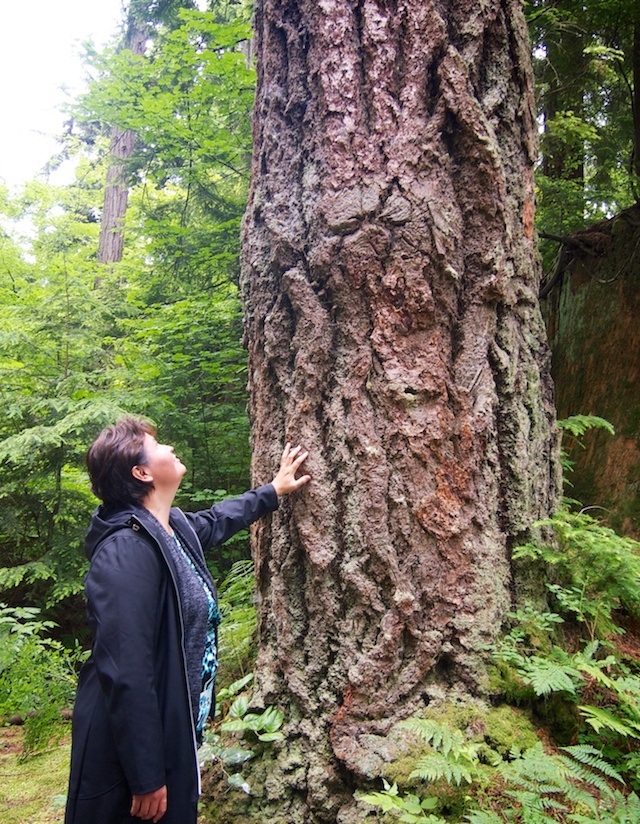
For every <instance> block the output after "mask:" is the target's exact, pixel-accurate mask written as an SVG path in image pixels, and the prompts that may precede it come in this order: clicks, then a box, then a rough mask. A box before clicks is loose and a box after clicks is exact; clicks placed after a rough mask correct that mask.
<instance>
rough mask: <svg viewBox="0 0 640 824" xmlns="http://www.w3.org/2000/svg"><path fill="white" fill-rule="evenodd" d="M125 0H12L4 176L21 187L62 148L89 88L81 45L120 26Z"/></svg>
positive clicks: (6, 46)
mask: <svg viewBox="0 0 640 824" xmlns="http://www.w3.org/2000/svg"><path fill="white" fill-rule="evenodd" d="M122 2H123V0H20V2H17V3H15V2H14V3H5V4H4V7H3V9H2V25H1V26H0V112H1V116H2V126H1V128H0V182H3V183H5V184H6V185H8V186H10V187H12V188H14V187H18V186H20V184H22V183H25V182H26V181H27V180H29V179H31V178H32V177H34V176H35V175H36V174H37V173H38V171H39V170H40V169H41V168H42V167H43V166H44V164H45V163H46V162H47V160H48V159H49V158H50V157H51V156H52V155H53V154H55V152H56V142H55V139H54V138H55V135H56V134H57V133H59V132H61V131H62V126H63V123H64V119H65V117H64V115H63V114H62V113H61V112H60V111H58V109H57V106H59V105H60V104H62V103H64V102H65V101H67V100H69V95H68V94H65V93H64V91H63V87H66V88H67V89H68V91H70V92H74V93H76V94H77V93H78V92H79V91H81V90H82V89H83V88H84V82H83V81H84V76H85V70H84V68H83V65H82V60H81V52H82V48H81V44H82V43H83V41H86V40H92V41H93V42H94V43H95V44H96V45H97V46H101V45H104V44H105V43H107V42H109V41H110V40H111V38H112V37H113V36H114V35H115V34H116V33H117V31H118V27H119V25H120V21H121V19H122V15H123V12H122Z"/></svg>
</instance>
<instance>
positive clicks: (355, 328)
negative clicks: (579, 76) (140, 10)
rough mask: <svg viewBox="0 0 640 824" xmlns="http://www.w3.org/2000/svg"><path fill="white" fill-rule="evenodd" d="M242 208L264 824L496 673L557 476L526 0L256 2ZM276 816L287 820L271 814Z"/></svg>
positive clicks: (316, 798) (344, 788)
mask: <svg viewBox="0 0 640 824" xmlns="http://www.w3.org/2000/svg"><path fill="white" fill-rule="evenodd" d="M256 52H257V57H258V90H257V103H256V110H255V125H254V131H255V134H254V138H255V141H254V146H255V154H254V169H253V188H252V192H251V195H250V201H249V205H248V210H247V215H246V219H245V227H244V251H243V289H244V297H245V302H246V330H247V343H248V347H249V353H250V389H251V404H250V406H251V415H252V420H253V449H254V455H255V458H254V467H253V469H254V473H255V477H256V479H257V480H258V479H260V480H262V479H264V478H265V477H269V473H270V472H272V471H273V468H274V465H275V464H276V462H277V458H278V455H279V451H280V449H281V446H282V443H283V442H284V440H285V439H286V440H290V441H293V442H298V441H301V442H303V443H304V445H305V446H306V447H307V448H308V449H309V450H310V451H311V458H310V459H309V462H308V463H309V469H310V470H311V472H312V474H313V481H312V483H311V484H310V485H308V486H307V487H306V488H305V489H304V490H303V491H302V492H301V493H299V494H298V495H297V496H296V497H295V498H293V499H291V500H287V501H286V502H284V504H283V506H282V508H281V510H280V511H279V512H278V513H276V514H275V515H274V516H273V518H272V519H271V521H269V522H265V523H263V524H261V525H260V526H259V527H258V528H257V531H256V534H255V560H256V570H257V576H258V581H259V595H260V605H259V616H260V618H259V622H260V652H259V658H258V665H257V683H258V691H259V695H258V697H257V698H256V701H257V702H259V701H262V702H263V703H265V704H276V705H278V706H280V707H282V708H283V709H284V711H285V714H286V717H287V727H286V734H287V741H286V743H285V746H283V747H282V750H281V752H280V755H279V759H278V764H277V765H276V767H274V769H273V770H271V771H270V773H269V780H268V784H267V788H266V790H265V793H266V795H265V799H266V800H264V799H263V802H262V803H266V804H267V806H268V807H269V805H270V807H269V812H268V813H265V816H266V817H265V820H267V819H269V820H276V821H279V820H280V818H278V817H277V816H278V815H281V816H282V820H283V821H285V820H286V821H287V822H288V824H298V823H299V824H302V822H304V824H312V822H334V821H340V822H346V821H350V820H354V821H355V820H359V819H358V817H357V816H356V817H355V818H353V817H350V816H354V815H355V814H354V813H353V810H352V799H351V794H352V792H353V789H354V786H355V784H357V782H358V781H359V780H361V779H362V777H367V776H369V777H371V776H373V775H375V774H376V773H377V772H378V771H379V768H380V766H381V765H382V763H383V761H384V759H385V758H388V757H390V754H391V751H390V750H389V745H388V742H387V743H385V739H384V736H385V735H386V734H387V732H388V731H389V729H390V727H391V725H392V724H393V722H394V721H396V720H398V719H400V718H403V717H406V716H407V715H408V714H410V713H412V712H414V711H416V710H419V709H420V708H424V706H425V704H426V703H428V702H430V701H432V700H434V699H442V698H447V697H450V696H451V695H452V694H461V695H472V694H482V693H483V691H485V690H486V677H485V672H484V668H483V663H484V656H485V654H486V653H483V652H482V648H483V645H484V644H487V643H490V642H491V641H492V640H493V639H494V637H495V635H496V632H497V631H498V629H499V627H500V625H501V623H502V620H503V617H504V616H505V613H506V611H507V610H508V609H509V607H510V604H511V600H512V595H513V593H512V587H513V580H512V576H511V572H510V551H511V548H512V546H513V545H514V543H516V542H518V541H519V540H520V539H521V538H523V537H524V536H525V535H526V534H527V530H528V528H529V526H530V524H531V522H532V521H533V520H535V519H536V518H540V517H543V516H545V515H546V514H548V512H549V510H550V508H551V507H552V506H553V504H554V503H555V501H556V497H557V494H558V469H557V466H558V465H557V460H556V434H555V430H554V424H553V416H554V413H553V399H552V386H551V381H550V377H549V370H548V366H549V364H548V360H549V358H548V350H547V346H546V343H545V333H544V328H543V324H542V321H541V317H540V313H539V307H538V301H537V296H536V295H537V287H538V263H537V256H536V243H535V238H534V231H533V161H534V159H535V156H536V147H535V131H536V130H535V122H534V110H533V99H532V85H531V77H530V56H529V51H528V40H527V32H526V27H525V23H524V20H523V17H522V10H521V7H520V3H519V2H517V0H507V2H505V3H498V2H497V1H495V0H491V1H490V2H487V3H485V4H478V3H475V2H472V0H455V2H453V0H450V2H448V3H445V4H442V3H440V4H435V3H433V2H431V1H430V0H399V2H398V3H394V4H388V3H386V2H383V0H364V2H362V3H357V4H354V3H349V2H347V1H346V0H322V2H317V0H298V2H295V0H262V2H259V3H258V4H257V8H256ZM273 816H276V817H275V819H274V818H273Z"/></svg>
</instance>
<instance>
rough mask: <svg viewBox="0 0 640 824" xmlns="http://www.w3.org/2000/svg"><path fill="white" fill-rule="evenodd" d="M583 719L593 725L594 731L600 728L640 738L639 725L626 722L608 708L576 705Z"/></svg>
mask: <svg viewBox="0 0 640 824" xmlns="http://www.w3.org/2000/svg"><path fill="white" fill-rule="evenodd" d="M578 709H579V710H580V712H581V713H582V715H583V717H584V720H585V721H586V722H587V724H589V726H591V727H593V729H594V730H595V731H596V732H600V730H603V729H605V730H610V731H611V732H615V733H617V734H618V735H621V736H622V737H623V738H640V725H639V724H635V723H633V722H630V723H626V722H625V721H623V720H622V719H621V718H620V717H619V716H617V715H614V714H613V713H612V712H609V710H606V709H604V708H602V707H594V706H591V705H590V704H588V705H581V706H579V707H578Z"/></svg>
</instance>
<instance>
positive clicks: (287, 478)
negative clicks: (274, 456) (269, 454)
mask: <svg viewBox="0 0 640 824" xmlns="http://www.w3.org/2000/svg"><path fill="white" fill-rule="evenodd" d="M308 457H309V453H308V452H306V451H305V452H303V451H302V447H301V446H294V447H292V446H291V444H290V443H288V444H287V445H286V446H285V448H284V450H283V452H282V457H281V458H280V469H279V470H278V474H277V475H276V476H275V478H274V479H273V481H271V483H272V484H273V486H274V487H275V490H276V495H278V496H280V495H288V494H289V493H290V492H294V491H295V490H296V489H299V488H300V487H301V486H304V485H305V484H306V483H308V482H309V481H310V480H311V475H302V477H300V478H296V472H297V471H298V469H300V467H301V466H302V464H303V463H304V461H305V460H306V459H307V458H308Z"/></svg>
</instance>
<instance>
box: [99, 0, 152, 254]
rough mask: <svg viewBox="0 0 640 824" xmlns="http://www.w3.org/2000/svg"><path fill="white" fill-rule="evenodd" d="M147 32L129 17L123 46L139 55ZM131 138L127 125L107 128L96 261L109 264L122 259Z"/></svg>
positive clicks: (143, 49) (143, 51)
mask: <svg viewBox="0 0 640 824" xmlns="http://www.w3.org/2000/svg"><path fill="white" fill-rule="evenodd" d="M130 15H132V12H130ZM148 36H149V27H148V24H146V22H144V21H141V22H138V23H135V21H134V19H132V18H131V17H130V20H129V26H128V30H127V35H126V37H125V42H124V44H123V48H125V49H129V50H130V51H132V52H133V53H134V54H137V55H143V54H144V53H145V50H146V43H147V38H148ZM135 140H136V138H135V134H134V133H133V132H132V131H131V130H129V129H126V130H123V129H120V128H118V127H117V126H114V127H113V129H112V131H111V144H110V147H109V166H108V169H107V182H106V186H105V191H104V205H103V208H102V221H101V226H100V238H99V241H98V262H99V263H106V264H112V263H117V262H118V261H120V260H122V252H123V249H124V221H125V217H126V214H127V205H128V202H129V179H130V176H131V172H130V168H129V164H128V161H129V160H130V158H131V156H132V155H133V151H134V148H135Z"/></svg>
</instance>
